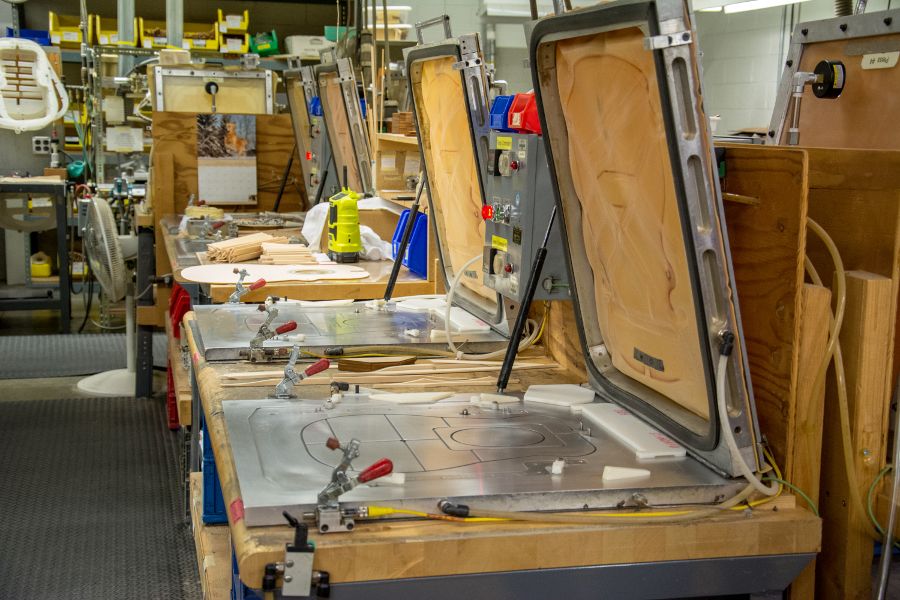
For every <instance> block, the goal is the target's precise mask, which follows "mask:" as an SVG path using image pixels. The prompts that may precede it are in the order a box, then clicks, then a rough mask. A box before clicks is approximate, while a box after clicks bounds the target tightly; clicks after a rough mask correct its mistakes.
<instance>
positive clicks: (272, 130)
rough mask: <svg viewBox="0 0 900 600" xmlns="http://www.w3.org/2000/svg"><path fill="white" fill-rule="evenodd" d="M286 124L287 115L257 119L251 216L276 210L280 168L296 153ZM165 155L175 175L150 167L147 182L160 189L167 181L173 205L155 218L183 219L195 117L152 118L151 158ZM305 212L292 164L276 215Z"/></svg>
mask: <svg viewBox="0 0 900 600" xmlns="http://www.w3.org/2000/svg"><path fill="white" fill-rule="evenodd" d="M290 119H291V117H290V115H288V114H282V115H257V117H256V187H257V204H256V206H255V207H253V209H254V210H259V211H265V210H272V209H273V208H274V206H275V198H276V197H277V196H278V187H279V184H280V183H281V178H282V176H283V175H284V168H285V167H286V166H287V162H288V159H289V157H290V155H291V151H292V150H293V147H294V135H293V131H292V129H291V121H290ZM163 153H167V154H171V156H172V161H173V168H174V170H173V171H172V173H171V175H166V174H162V175H160V174H158V173H157V166H156V163H155V161H154V166H153V172H152V175H151V180H152V181H154V184H153V185H154V186H159V185H163V184H162V183H160V182H158V180H159V178H160V177H165V178H167V182H166V184H165V185H166V187H167V188H169V185H171V194H172V199H173V204H172V206H171V209H169V210H166V211H160V210H159V209H157V210H156V214H157V215H158V216H159V217H162V216H163V215H166V214H173V213H174V214H180V213H183V212H184V208H185V206H187V200H188V198H189V197H190V195H191V194H196V193H197V113H175V112H172V113H170V112H155V113H153V154H154V156H158V155H160V154H163ZM169 181H171V184H169V183H168V182H169ZM306 207H307V202H306V192H305V187H304V186H303V174H302V172H301V171H300V161H299V160H294V164H293V166H292V167H291V172H290V179H289V181H288V185H287V186H286V187H285V189H284V196H283V197H282V199H281V207H280V209H279V210H280V211H282V212H288V211H297V210H305V209H306ZM248 208H250V207H248Z"/></svg>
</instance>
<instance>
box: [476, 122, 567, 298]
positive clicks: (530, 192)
mask: <svg viewBox="0 0 900 600" xmlns="http://www.w3.org/2000/svg"><path fill="white" fill-rule="evenodd" d="M486 171H487V172H486V173H485V174H484V177H483V181H484V192H485V205H484V208H483V212H482V216H483V217H484V220H485V228H484V232H485V249H484V252H485V254H484V263H483V268H484V284H485V285H486V286H488V287H490V288H491V289H493V290H495V291H496V292H497V293H498V294H500V295H501V296H503V297H505V298H509V299H511V300H513V301H515V302H521V301H522V300H523V295H524V293H525V286H526V284H527V282H528V277H529V275H530V273H531V266H532V263H533V262H534V255H535V253H536V252H537V250H538V248H540V246H541V243H542V242H543V239H544V234H545V233H546V231H547V224H548V223H549V222H550V213H551V212H552V210H553V203H554V202H555V201H556V200H555V196H554V194H553V187H552V185H553V184H552V182H551V180H550V172H549V169H548V167H547V156H546V154H544V140H543V139H542V138H541V136H539V135H536V134H521V133H505V132H499V131H491V132H490V137H489V143H488V154H487V165H486ZM534 298H535V300H568V299H569V274H568V270H567V268H566V260H565V256H564V255H563V245H562V239H561V237H560V233H559V218H557V219H556V221H555V222H554V224H553V229H552V231H551V232H550V240H549V243H548V245H547V258H546V260H545V262H544V268H543V269H542V270H541V276H540V279H539V280H538V286H537V291H536V292H535V295H534Z"/></svg>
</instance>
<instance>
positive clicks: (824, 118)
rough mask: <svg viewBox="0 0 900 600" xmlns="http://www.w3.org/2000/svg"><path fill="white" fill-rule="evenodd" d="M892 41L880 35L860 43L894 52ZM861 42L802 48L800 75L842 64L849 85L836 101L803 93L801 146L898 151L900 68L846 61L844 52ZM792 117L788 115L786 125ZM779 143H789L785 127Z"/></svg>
mask: <svg viewBox="0 0 900 600" xmlns="http://www.w3.org/2000/svg"><path fill="white" fill-rule="evenodd" d="M896 40H897V36H896V35H879V36H873V37H868V38H864V40H863V41H864V42H865V43H866V44H867V45H870V46H872V47H877V46H878V45H888V46H891V47H892V48H894V47H896V43H897V41H896ZM860 41H861V40H859V39H856V40H834V41H830V42H820V43H816V44H808V45H806V46H805V47H804V49H803V56H802V57H801V59H800V67H799V70H801V71H812V70H813V69H815V68H816V64H818V63H819V61H821V60H826V59H829V60H840V61H842V62H843V63H844V67H845V69H846V73H847V75H846V78H847V85H846V87H845V88H844V92H843V93H842V94H841V96H840V97H839V98H838V99H836V100H828V99H819V98H816V97H815V95H814V94H813V92H812V88H810V87H809V86H807V87H806V89H805V90H804V92H803V99H802V101H801V107H800V143H801V144H802V145H804V146H818V147H823V148H879V149H885V150H900V136H898V135H897V128H896V122H897V121H896V119H897V116H898V115H900V67H894V68H892V69H868V70H867V69H863V68H862V62H863V57H862V56H860V55H857V56H848V55H847V49H848V46H859V44H860ZM791 104H792V105H793V103H791ZM792 114H793V113H792V109H791V110H789V111H788V119H790V118H791V115H792ZM788 122H790V121H788ZM781 143H782V144H786V143H787V127H785V129H784V134H783V136H782V140H781Z"/></svg>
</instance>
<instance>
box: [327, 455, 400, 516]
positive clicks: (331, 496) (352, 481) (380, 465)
mask: <svg viewBox="0 0 900 600" xmlns="http://www.w3.org/2000/svg"><path fill="white" fill-rule="evenodd" d="M325 445H326V446H327V447H328V448H329V449H330V450H340V451H341V452H342V453H343V457H342V458H341V462H340V463H338V466H336V467H335V468H334V471H332V472H331V481H330V482H329V483H328V485H326V486H325V488H324V489H323V490H322V491H321V492H319V495H318V498H317V502H318V504H317V506H316V524H317V526H318V528H319V531H320V532H321V533H329V532H335V531H352V530H353V527H354V526H355V523H354V521H353V516H354V515H356V514H357V512H358V511H356V510H355V509H350V510H346V511H344V510H341V506H340V503H339V502H338V498H339V497H340V496H341V495H343V494H346V493H347V492H349V491H350V490H352V489H353V488H355V487H356V486H358V485H359V484H361V483H369V482H370V481H375V480H376V479H378V478H379V477H384V476H385V475H390V474H391V473H392V472H393V470H394V463H392V462H391V461H390V459H387V458H382V459H379V460H377V461H375V462H374V463H372V464H371V465H370V466H369V467H367V468H366V469H363V470H362V471H361V472H360V474H359V475H357V476H356V477H350V476H349V475H347V469H349V468H350V467H351V463H352V462H353V459H354V458H356V457H358V456H359V440H357V439H352V440H350V442H349V443H347V444H345V445H341V443H340V442H339V441H338V440H337V438H333V437H331V438H328V441H326V442H325Z"/></svg>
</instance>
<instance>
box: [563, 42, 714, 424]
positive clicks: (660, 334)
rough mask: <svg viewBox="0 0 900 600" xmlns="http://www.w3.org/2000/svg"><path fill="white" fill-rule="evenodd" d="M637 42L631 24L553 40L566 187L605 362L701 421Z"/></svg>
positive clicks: (644, 61)
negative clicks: (579, 227)
mask: <svg viewBox="0 0 900 600" xmlns="http://www.w3.org/2000/svg"><path fill="white" fill-rule="evenodd" d="M643 39H644V35H643V33H642V32H641V31H640V30H639V29H638V28H636V27H635V28H629V29H624V30H618V31H612V32H607V33H600V34H595V35H591V36H585V37H579V38H574V39H570V40H565V41H560V42H558V43H557V44H556V68H557V81H558V90H559V95H560V103H561V105H562V107H563V113H564V114H563V117H564V119H565V123H566V127H567V130H568V132H569V135H568V144H569V155H570V160H571V171H572V176H573V180H574V181H573V184H574V188H575V190H576V193H577V196H578V200H579V202H580V204H581V208H582V212H583V232H582V234H583V236H584V240H585V245H586V248H587V260H588V262H589V264H590V266H591V269H592V271H593V275H594V294H595V296H596V302H597V317H598V320H599V325H600V329H601V332H602V333H603V336H604V341H605V343H606V346H607V349H608V351H609V353H610V356H611V358H612V363H613V365H614V366H615V367H616V368H617V369H618V370H619V371H621V372H622V373H623V374H624V375H626V376H628V377H631V378H633V379H635V380H636V381H639V382H640V383H642V384H644V385H646V386H648V387H650V388H652V389H653V390H655V391H657V392H659V393H660V394H662V395H664V396H666V397H668V398H670V399H671V400H673V401H674V402H676V403H678V404H679V405H681V406H683V407H685V408H687V409H689V410H690V411H692V412H694V413H696V414H698V415H700V416H702V417H704V418H707V419H708V418H709V405H708V395H707V388H706V382H705V378H704V369H703V359H702V355H701V353H700V340H699V333H698V330H697V323H696V311H695V304H694V298H693V295H692V292H691V283H690V278H689V272H688V265H687V258H686V252H685V245H684V238H683V235H682V230H681V222H680V218H679V213H678V206H677V201H676V196H675V187H674V184H673V179H672V170H671V165H670V163H669V155H668V149H667V147H666V135H665V128H664V124H663V120H662V110H661V106H660V98H659V92H658V88H657V83H656V71H655V69H656V67H655V65H654V62H653V53H652V52H648V51H646V50H644V48H643ZM638 356H640V357H641V359H638ZM648 363H649V364H648ZM659 367H662V368H659Z"/></svg>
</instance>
